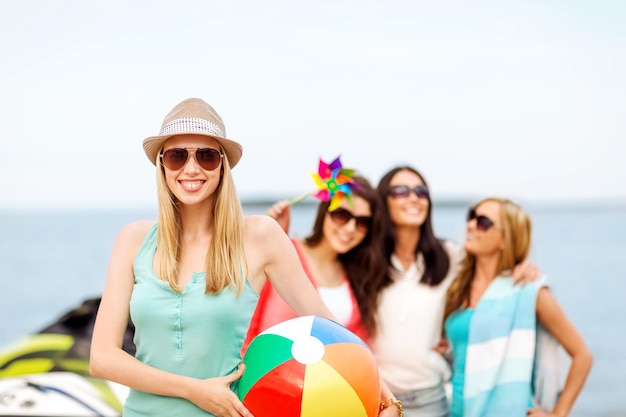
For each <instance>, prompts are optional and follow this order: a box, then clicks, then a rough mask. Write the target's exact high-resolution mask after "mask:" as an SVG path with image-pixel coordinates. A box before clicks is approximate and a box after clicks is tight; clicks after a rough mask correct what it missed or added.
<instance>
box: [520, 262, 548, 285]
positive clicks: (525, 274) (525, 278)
mask: <svg viewBox="0 0 626 417" xmlns="http://www.w3.org/2000/svg"><path fill="white" fill-rule="evenodd" d="M540 277H541V271H540V270H539V268H538V267H537V265H535V264H534V263H532V262H530V261H523V262H522V263H520V264H518V265H516V266H515V268H513V282H514V283H515V284H521V285H524V284H528V283H531V282H535V281H537V280H538V279H539V278H540Z"/></svg>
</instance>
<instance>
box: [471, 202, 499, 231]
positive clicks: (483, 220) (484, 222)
mask: <svg viewBox="0 0 626 417" xmlns="http://www.w3.org/2000/svg"><path fill="white" fill-rule="evenodd" d="M474 219H476V228H477V229H478V230H481V231H483V232H484V231H487V230H489V228H491V227H492V226H495V227H496V228H497V229H499V227H498V226H496V224H495V223H494V222H493V220H491V219H490V218H489V217H487V216H483V215H482V214H480V215H479V214H476V210H475V209H474V208H471V209H469V211H468V212H467V221H468V222H471V221H472V220H474Z"/></svg>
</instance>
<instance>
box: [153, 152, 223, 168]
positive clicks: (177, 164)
mask: <svg viewBox="0 0 626 417" xmlns="http://www.w3.org/2000/svg"><path fill="white" fill-rule="evenodd" d="M190 155H194V156H195V158H196V162H198V165H200V167H201V168H202V169H204V170H207V171H212V170H214V169H215V168H217V167H219V166H220V163H221V162H222V157H223V156H224V155H223V154H222V153H221V152H220V151H218V150H217V149H214V148H195V149H194V148H171V149H168V150H167V151H165V152H163V153H162V154H161V161H162V162H163V165H165V167H166V168H167V169H171V170H172V171H177V170H179V169H181V168H182V167H184V166H185V164H186V163H187V160H189V156H190Z"/></svg>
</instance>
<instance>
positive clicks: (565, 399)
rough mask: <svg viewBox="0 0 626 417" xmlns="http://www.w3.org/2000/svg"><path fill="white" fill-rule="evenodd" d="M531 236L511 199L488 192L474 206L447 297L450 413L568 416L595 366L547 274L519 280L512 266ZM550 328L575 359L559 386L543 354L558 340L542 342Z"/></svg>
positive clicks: (523, 253) (528, 223)
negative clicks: (551, 288) (489, 195)
mask: <svg viewBox="0 0 626 417" xmlns="http://www.w3.org/2000/svg"><path fill="white" fill-rule="evenodd" d="M530 243H531V220H530V217H529V215H528V214H527V213H526V211H524V210H523V209H522V208H521V207H520V206H518V205H517V204H515V203H513V202H512V201H510V200H507V199H501V198H487V199H484V200H482V201H480V202H479V203H478V204H476V205H475V206H474V207H472V208H470V210H469V213H468V217H467V237H466V239H465V245H464V247H465V251H466V255H465V257H464V259H463V263H462V266H461V270H460V272H459V275H458V277H457V278H456V280H455V281H454V282H453V284H452V286H451V287H450V289H449V290H448V294H447V297H446V309H445V332H446V335H447V337H448V339H449V341H450V344H451V347H452V356H453V374H452V390H453V391H452V405H451V414H450V416H451V417H462V416H466V417H470V416H471V417H474V416H475V417H478V416H481V417H483V416H507V417H515V416H519V417H522V416H526V415H529V416H533V417H539V416H555V417H557V416H558V417H565V416H567V415H568V413H569V412H570V410H571V408H572V406H573V404H574V401H575V399H576V397H577V396H578V394H579V393H580V391H581V389H582V387H583V385H584V382H585V380H586V378H587V376H588V374H589V371H590V369H591V363H592V358H591V353H590V352H589V349H588V348H587V346H586V344H585V342H584V340H583V338H582V336H581V335H580V334H579V332H578V331H577V330H576V328H575V327H574V325H573V324H572V323H571V322H570V320H569V319H568V318H567V316H566V315H565V313H564V312H563V310H562V309H561V307H560V306H559V304H558V303H557V301H556V300H555V299H554V297H553V296H552V294H551V293H550V291H548V288H547V286H546V282H545V280H544V279H541V280H539V281H537V282H535V283H530V284H528V285H525V286H523V287H519V286H515V285H513V282H512V278H511V271H512V270H513V268H515V267H516V266H517V265H519V264H520V263H522V262H524V261H525V260H526V258H527V257H528V253H529V251H530ZM544 329H545V330H544ZM544 331H547V332H548V336H552V337H553V338H555V339H556V341H558V343H560V344H561V345H562V346H563V347H564V348H565V350H566V351H567V353H568V354H569V355H570V357H571V359H572V361H571V365H570V369H569V374H568V376H567V379H566V382H565V386H564V387H563V389H562V391H560V393H559V389H560V387H559V386H558V385H555V384H558V382H559V381H558V378H557V377H556V376H554V375H551V376H550V375H547V376H546V377H545V378H544V377H543V376H542V374H543V373H544V372H545V370H546V369H551V368H553V367H554V363H545V361H542V360H541V359H540V356H541V355H542V354H546V352H544V351H543V350H546V349H550V346H555V345H548V344H543V343H542V342H540V340H541V339H540V338H539V337H538V336H539V335H540V334H541V333H542V332H544ZM552 357H553V358H554V356H552ZM556 357H558V356H556ZM542 378H543V379H542ZM548 378H551V379H548Z"/></svg>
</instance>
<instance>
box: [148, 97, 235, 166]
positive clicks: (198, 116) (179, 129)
mask: <svg viewBox="0 0 626 417" xmlns="http://www.w3.org/2000/svg"><path fill="white" fill-rule="evenodd" d="M183 134H193V135H203V136H209V137H211V138H213V139H215V140H216V141H218V142H219V144H220V145H221V146H222V148H223V149H224V153H225V154H226V157H227V158H228V163H229V164H230V167H231V168H233V167H234V166H235V165H237V162H239V160H240V159H241V154H242V152H243V148H242V147H241V145H240V144H239V143H237V142H235V141H234V140H230V139H226V128H225V127H224V122H223V121H222V118H221V117H220V115H219V114H217V112H216V111H215V109H213V107H211V106H210V105H209V104H207V103H206V102H205V101H204V100H202V99H199V98H188V99H187V100H183V101H181V102H180V103H179V104H177V105H176V107H174V108H173V109H172V111H170V112H169V113H168V114H167V116H165V119H164V120H163V125H161V132H160V133H159V135H158V136H150V137H149V138H146V139H144V141H143V149H144V151H145V152H146V155H147V156H148V159H149V160H150V162H152V163H153V164H156V158H157V155H158V153H159V151H160V150H161V148H162V147H163V144H164V143H165V141H166V140H168V139H169V138H171V137H172V136H176V135H183Z"/></svg>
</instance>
